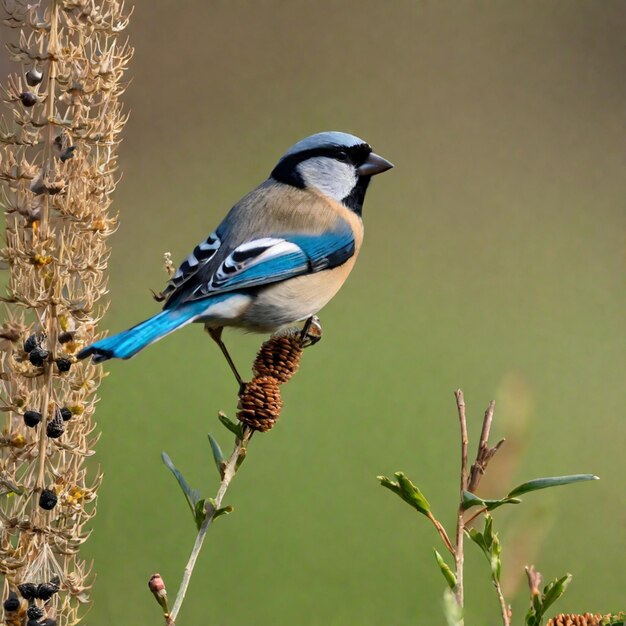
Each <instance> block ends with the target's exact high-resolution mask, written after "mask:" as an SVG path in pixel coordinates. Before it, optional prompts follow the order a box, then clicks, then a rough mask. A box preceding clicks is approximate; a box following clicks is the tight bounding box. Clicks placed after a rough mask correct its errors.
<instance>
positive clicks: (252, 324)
mask: <svg viewBox="0 0 626 626" xmlns="http://www.w3.org/2000/svg"><path fill="white" fill-rule="evenodd" d="M353 264H354V262H353V260H352V259H350V260H349V261H348V262H347V263H344V264H343V265H342V266H340V267H337V268H333V269H332V270H326V271H323V272H318V273H316V274H307V275H306V276H297V277H296V278H291V279H289V280H286V281H283V282H280V283H276V284H274V285H270V286H268V287H264V288H263V289H262V290H260V291H259V292H258V293H257V295H256V297H255V298H254V300H253V301H252V302H251V303H250V306H249V307H248V308H247V309H246V311H245V312H244V314H243V315H242V316H241V318H240V320H238V323H237V324H236V325H237V326H241V327H243V328H246V329H248V330H252V331H256V332H273V331H275V330H277V329H278V328H281V327H282V326H286V325H289V324H292V323H294V322H296V321H299V320H303V319H306V318H307V317H309V316H311V315H314V314H315V313H317V312H318V311H319V310H320V309H321V308H322V307H324V306H325V305H326V304H328V302H329V301H330V300H331V298H332V297H333V296H334V295H335V294H336V293H337V291H339V288H340V287H341V286H342V285H343V283H344V281H345V279H346V278H347V276H348V274H349V273H350V270H351V269H352V265H353Z"/></svg>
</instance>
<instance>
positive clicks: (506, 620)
mask: <svg viewBox="0 0 626 626" xmlns="http://www.w3.org/2000/svg"><path fill="white" fill-rule="evenodd" d="M493 586H494V587H495V588H496V593H497V594H498V600H499V601H500V613H501V614H502V624H503V625H504V626H511V611H510V610H509V607H508V606H507V604H506V600H505V599H504V594H503V593H502V587H501V586H500V581H499V580H498V579H497V578H496V577H495V576H494V577H493Z"/></svg>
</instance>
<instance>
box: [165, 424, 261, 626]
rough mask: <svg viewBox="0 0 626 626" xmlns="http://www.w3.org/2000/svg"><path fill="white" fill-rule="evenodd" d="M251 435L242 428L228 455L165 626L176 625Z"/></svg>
mask: <svg viewBox="0 0 626 626" xmlns="http://www.w3.org/2000/svg"><path fill="white" fill-rule="evenodd" d="M253 433H254V431H253V430H252V429H250V428H248V427H245V428H244V431H243V439H237V441H236V442H235V448H234V450H233V453H232V454H231V455H230V458H229V459H228V461H227V462H226V464H225V466H224V469H223V477H222V481H221V482H220V486H219V488H218V490H217V494H216V496H215V504H214V505H208V506H209V507H210V509H208V510H207V516H206V517H205V519H204V522H202V526H200V530H199V531H198V535H197V536H196V541H195V543H194V546H193V550H192V551H191V555H190V556H189V560H188V561H187V565H186V566H185V571H184V572H183V579H182V581H181V583H180V587H179V588H178V593H177V594H176V599H175V600H174V606H173V607H172V611H171V613H169V614H167V615H165V623H166V624H167V626H175V624H176V618H177V617H178V613H179V612H180V608H181V606H182V604H183V601H184V599H185V595H186V593H187V588H188V587H189V582H190V581H191V576H192V574H193V570H194V568H195V566H196V561H197V560H198V556H199V554H200V550H201V549H202V544H203V543H204V538H205V537H206V533H207V531H208V530H209V526H210V525H211V523H212V522H213V520H214V519H215V514H216V513H217V511H218V510H219V508H220V507H221V506H222V500H223V499H224V496H225V495H226V491H227V490H228V487H229V485H230V483H231V481H232V479H233V478H234V477H235V474H236V473H237V470H238V469H239V466H240V465H241V461H242V460H243V457H244V456H245V454H246V445H247V443H248V442H249V441H250V438H251V437H252V434H253Z"/></svg>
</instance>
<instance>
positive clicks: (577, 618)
mask: <svg viewBox="0 0 626 626" xmlns="http://www.w3.org/2000/svg"><path fill="white" fill-rule="evenodd" d="M601 619H602V616H601V615H600V614H596V615H592V614H591V613H585V614H584V615H570V614H566V613H561V614H560V615H557V616H556V617H553V618H552V619H551V620H549V621H548V624H547V626H600V621H601Z"/></svg>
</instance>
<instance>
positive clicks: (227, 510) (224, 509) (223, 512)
mask: <svg viewBox="0 0 626 626" xmlns="http://www.w3.org/2000/svg"><path fill="white" fill-rule="evenodd" d="M234 510H235V509H233V507H232V506H230V505H228V506H223V507H222V508H221V509H217V510H216V511H215V513H214V514H213V519H214V520H215V519H217V518H218V517H221V516H222V515H228V514H229V513H232V512H233V511H234Z"/></svg>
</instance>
